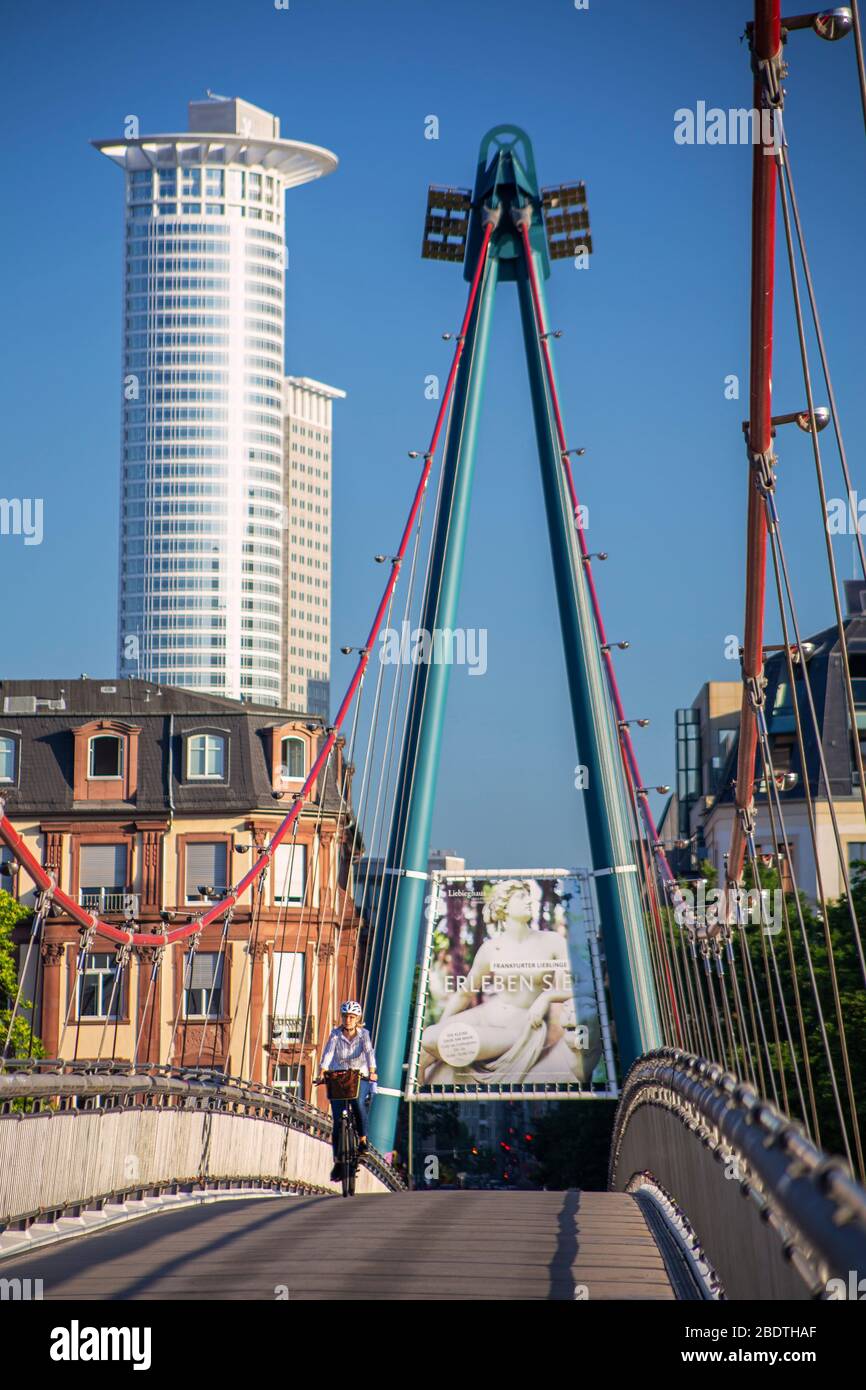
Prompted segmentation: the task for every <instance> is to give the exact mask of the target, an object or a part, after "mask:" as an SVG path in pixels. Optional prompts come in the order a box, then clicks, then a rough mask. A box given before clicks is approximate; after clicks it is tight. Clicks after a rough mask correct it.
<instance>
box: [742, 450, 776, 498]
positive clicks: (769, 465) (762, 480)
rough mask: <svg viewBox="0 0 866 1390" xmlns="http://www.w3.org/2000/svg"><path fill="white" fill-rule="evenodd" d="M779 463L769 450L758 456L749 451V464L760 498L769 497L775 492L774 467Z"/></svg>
mask: <svg viewBox="0 0 866 1390" xmlns="http://www.w3.org/2000/svg"><path fill="white" fill-rule="evenodd" d="M778 462H779V460H778V458H777V456H776V455H775V454H774V453H773V451H772V450H771V449H768V450H767V451H766V453H762V454H758V453H753V452H752V451H751V450H749V464H750V466H751V469H752V473H753V475H754V479H755V487H756V488H757V489H758V492H759V493H760V494H761V496H762V497H771V496H772V494H773V493H774V492H775V491H776V473H775V466H776V464H777V463H778Z"/></svg>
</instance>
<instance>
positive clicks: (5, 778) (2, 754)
mask: <svg viewBox="0 0 866 1390" xmlns="http://www.w3.org/2000/svg"><path fill="white" fill-rule="evenodd" d="M16 742H17V740H16V739H14V738H8V737H7V736H6V735H5V734H3V735H2V736H0V782H14V781H15V762H16V759H15V753H16V748H15V744H16Z"/></svg>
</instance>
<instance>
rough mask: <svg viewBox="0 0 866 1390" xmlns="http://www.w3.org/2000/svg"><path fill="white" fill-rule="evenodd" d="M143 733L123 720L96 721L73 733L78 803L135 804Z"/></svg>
mask: <svg viewBox="0 0 866 1390" xmlns="http://www.w3.org/2000/svg"><path fill="white" fill-rule="evenodd" d="M140 734H141V729H139V728H137V727H136V726H135V725H133V724H125V723H123V722H122V721H121V720H119V719H95V720H92V721H91V722H90V723H89V724H79V726H78V727H77V728H76V729H73V730H72V737H73V740H74V744H75V752H74V759H73V792H72V795H73V798H74V800H75V801H135V798H136V796H137V793H138V740H139V735H140Z"/></svg>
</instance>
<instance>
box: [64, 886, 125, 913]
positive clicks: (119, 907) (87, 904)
mask: <svg viewBox="0 0 866 1390" xmlns="http://www.w3.org/2000/svg"><path fill="white" fill-rule="evenodd" d="M78 904H79V907H83V908H84V909H85V910H86V911H87V912H95V913H96V915H97V916H98V917H105V916H107V915H110V914H112V913H117V914H118V916H122V917H137V916H138V894H137V893H129V892H127V891H126V889H124V888H82V889H81V890H80V891H79V894H78Z"/></svg>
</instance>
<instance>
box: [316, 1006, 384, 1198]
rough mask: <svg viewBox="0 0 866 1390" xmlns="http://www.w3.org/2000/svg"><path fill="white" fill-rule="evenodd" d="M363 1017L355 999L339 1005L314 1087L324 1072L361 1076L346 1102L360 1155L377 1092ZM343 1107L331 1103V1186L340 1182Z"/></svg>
mask: <svg viewBox="0 0 866 1390" xmlns="http://www.w3.org/2000/svg"><path fill="white" fill-rule="evenodd" d="M363 1016H364V1011H363V1009H362V1008H361V1005H360V1004H359V1003H358V1001H357V1000H356V999H347V1000H346V1001H345V1003H344V1004H341V1005H340V1019H341V1022H340V1026H339V1027H338V1028H332V1029H331V1032H330V1036H329V1037H328V1041H327V1042H326V1043H325V1046H324V1049H323V1051H322V1060H321V1062H320V1064H319V1075H318V1076H317V1077H316V1079H315V1081H314V1083H313V1084H314V1085H316V1086H319V1085H321V1084H322V1083H323V1082H324V1079H325V1078H324V1076H323V1075H322V1073H323V1072H326V1071H350V1070H351V1071H359V1072H360V1073H361V1076H362V1078H363V1079H362V1081H361V1086H360V1089H359V1091H358V1098H357V1100H352V1101H349V1105H350V1106H351V1107H352V1113H353V1114H354V1116H355V1127H356V1129H357V1131H358V1141H359V1144H360V1146H361V1152H362V1153H363V1152H364V1150H365V1149H366V1147H367V1106H368V1105H369V1103H370V1101H371V1100H372V1098H373V1096H374V1095H375V1094H376V1090H377V1077H376V1054H375V1053H374V1051H373V1043H372V1040H371V1038H370V1034H369V1033H368V1032H367V1029H366V1028H364V1027H363V1026H362V1023H363ZM345 1105H346V1102H345V1101H344V1100H332V1101H331V1114H332V1116H333V1119H334V1132H333V1136H332V1145H333V1150H334V1166H333V1168H332V1169H331V1182H339V1181H340V1177H341V1172H340V1164H339V1163H338V1162H337V1145H338V1143H339V1138H340V1119H341V1117H342V1113H343V1109H344V1108H345Z"/></svg>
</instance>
